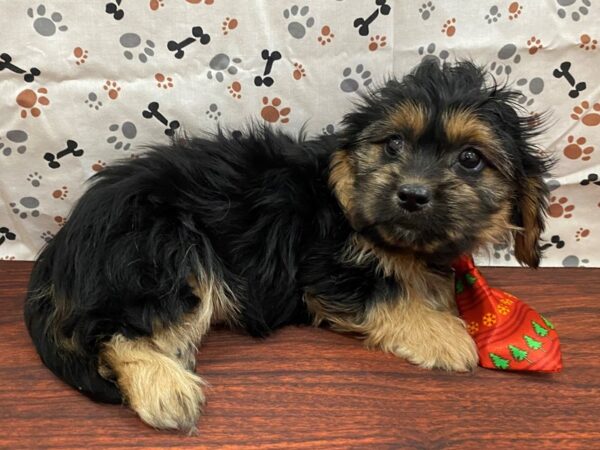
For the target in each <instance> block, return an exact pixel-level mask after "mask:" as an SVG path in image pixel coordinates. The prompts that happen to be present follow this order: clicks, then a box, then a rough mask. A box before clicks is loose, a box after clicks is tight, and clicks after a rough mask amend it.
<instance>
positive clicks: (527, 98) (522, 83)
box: [516, 77, 544, 106]
mask: <svg viewBox="0 0 600 450" xmlns="http://www.w3.org/2000/svg"><path fill="white" fill-rule="evenodd" d="M516 84H517V86H518V87H519V88H520V92H521V96H520V97H519V98H518V99H517V101H518V102H519V103H520V104H521V105H525V106H531V105H532V104H533V103H534V101H535V100H534V98H533V97H532V96H535V95H539V94H541V93H542V91H543V90H544V80H543V79H541V78H540V77H535V78H532V79H531V80H528V79H527V78H520V79H518V80H517V83H516Z"/></svg>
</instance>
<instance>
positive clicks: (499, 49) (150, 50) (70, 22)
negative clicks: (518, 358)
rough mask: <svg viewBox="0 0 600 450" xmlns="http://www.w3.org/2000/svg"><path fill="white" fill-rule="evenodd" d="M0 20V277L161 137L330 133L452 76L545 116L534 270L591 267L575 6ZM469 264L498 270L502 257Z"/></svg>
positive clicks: (205, 4)
mask: <svg viewBox="0 0 600 450" xmlns="http://www.w3.org/2000/svg"><path fill="white" fill-rule="evenodd" d="M0 20H1V21H2V27H1V28H0V53H1V56H0V119H1V120H0V169H1V170H0V258H2V259H33V258H34V257H35V255H36V253H37V252H38V251H39V249H40V247H41V246H42V245H43V244H44V242H45V241H48V240H49V239H51V238H52V236H53V235H54V234H55V233H56V232H57V231H58V230H59V229H60V227H61V226H62V225H63V224H64V223H65V220H67V219H66V218H67V217H68V213H69V210H70V208H71V207H72V206H73V203H74V202H75V201H76V200H77V198H78V197H79V196H80V195H81V193H82V191H83V189H84V187H85V184H84V181H85V180H86V179H87V178H88V177H89V176H90V175H92V174H93V173H94V172H97V171H99V170H102V168H103V167H104V166H105V165H106V164H109V163H110V162H111V161H113V160H115V159H119V158H135V157H136V156H137V155H139V153H140V152H141V151H143V145H144V144H148V143H153V142H167V141H168V139H169V138H168V136H167V134H168V133H172V132H173V130H178V132H179V131H181V130H185V131H186V132H188V133H198V132H200V131H201V130H203V129H204V130H214V128H215V125H216V124H217V123H221V124H223V125H226V126H228V127H230V128H233V129H236V128H238V127H240V125H241V124H242V123H243V122H244V121H247V120H249V119H251V118H254V119H258V120H265V121H268V122H271V123H272V124H274V125H276V126H280V127H282V128H284V129H287V130H290V131H292V132H296V131H297V130H298V129H299V128H300V127H301V126H302V125H304V124H306V126H307V130H308V131H309V133H320V132H326V133H331V132H334V130H335V129H336V127H337V126H338V125H337V123H338V121H339V119H340V118H341V117H342V115H343V113H344V112H345V111H347V110H348V108H350V107H351V105H352V102H353V101H354V100H356V98H357V92H359V91H361V90H363V89H365V88H366V87H368V86H369V85H371V84H375V83H378V82H381V81H382V80H383V79H384V78H385V77H386V76H389V75H391V74H396V75H398V76H400V75H402V74H403V73H405V72H407V71H408V70H410V69H411V68H412V67H413V66H414V65H415V64H417V63H418V62H419V61H420V60H421V59H423V58H437V59H440V60H449V61H451V60H453V59H454V58H469V59H473V60H474V61H476V62H478V63H481V64H486V65H488V67H489V69H490V70H491V71H492V72H493V73H494V74H495V75H496V77H497V78H498V79H499V80H503V79H504V78H505V77H508V80H509V81H510V83H512V85H513V86H514V87H516V88H518V89H520V90H521V91H522V93H523V97H522V98H521V101H522V103H523V105H524V106H525V107H526V109H527V110H528V111H530V112H531V113H534V112H541V111H545V110H549V111H550V112H551V114H552V126H551V127H550V130H549V131H548V133H547V134H546V135H544V136H543V137H542V138H541V140H540V142H541V144H542V145H543V146H544V147H545V148H546V149H547V151H548V152H551V153H553V154H555V155H556V156H557V157H559V159H560V162H559V164H558V166H557V167H556V169H555V171H554V173H553V176H552V178H551V179H549V180H548V183H549V184H550V187H551V189H552V200H551V204H550V207H549V210H548V214H549V223H548V225H549V226H548V232H547V233H546V236H545V237H546V239H547V243H546V246H547V247H548V250H547V252H546V259H545V260H544V262H543V264H544V265H545V266H588V267H589V266H600V181H599V180H598V174H599V173H600V163H599V162H600V149H598V146H600V83H599V81H600V73H599V69H600V64H599V63H600V49H599V48H598V47H599V44H598V40H600V25H599V24H600V5H596V4H594V5H592V4H591V1H590V0H543V1H542V0H522V1H519V2H511V1H503V0H487V1H477V2H474V1H473V2H466V1H447V0H446V1H441V0H431V1H429V0H421V1H409V0H403V1H395V0H387V1H386V0H321V1H317V0H270V1H267V0H263V1H259V0H253V1H252V0H247V1H241V0H150V1H148V0H136V1H133V0H112V1H108V2H107V0H90V1H85V2H83V1H77V2H76V1H69V0H41V1H39V2H34V1H25V0H19V1H14V0H0ZM178 126H179V127H178ZM479 262H480V263H483V264H486V263H489V264H493V265H512V264H515V261H514V255H513V252H512V250H511V249H510V248H507V247H506V246H496V247H494V248H492V249H491V251H490V252H489V257H488V256H483V257H481V258H480V259H479Z"/></svg>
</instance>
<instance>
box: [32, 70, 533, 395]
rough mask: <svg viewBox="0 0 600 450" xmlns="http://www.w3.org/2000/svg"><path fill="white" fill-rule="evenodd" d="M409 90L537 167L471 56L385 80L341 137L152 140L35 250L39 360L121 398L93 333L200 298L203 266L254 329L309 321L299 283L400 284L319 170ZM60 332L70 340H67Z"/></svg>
mask: <svg viewBox="0 0 600 450" xmlns="http://www.w3.org/2000/svg"><path fill="white" fill-rule="evenodd" d="M405 99H415V100H417V101H421V102H423V103H425V104H426V105H429V106H430V107H431V108H432V111H435V110H436V108H441V107H442V106H443V105H453V104H457V105H458V104H467V105H474V106H476V107H477V108H479V110H480V111H481V114H482V115H483V117H485V118H486V120H489V121H490V122H491V123H492V125H493V126H494V127H495V128H496V129H498V130H499V131H498V132H499V133H506V142H507V148H506V151H507V153H508V154H509V155H510V159H511V161H512V162H513V166H512V167H513V171H512V173H511V174H510V176H511V177H514V178H515V179H519V177H522V176H524V175H525V174H528V175H531V174H533V175H535V176H537V175H539V174H541V173H543V172H545V166H544V161H543V160H542V159H541V158H539V157H536V156H535V155H533V152H532V151H531V148H530V147H529V138H530V137H531V136H530V132H529V130H528V129H527V128H526V126H525V122H524V121H523V119H520V118H518V116H517V115H516V113H515V112H514V109H513V107H512V106H511V102H512V100H513V99H514V94H513V93H510V92H509V91H503V90H495V89H489V88H486V87H485V86H484V79H483V74H482V72H481V71H480V70H479V69H477V68H475V67H474V66H473V65H471V64H469V63H463V64H461V65H458V66H455V67H445V68H444V69H443V70H440V68H439V67H437V66H434V65H431V64H426V65H423V66H421V67H420V68H418V69H417V71H416V72H414V73H413V74H412V75H411V76H409V77H407V78H405V79H404V80H403V81H402V82H400V81H396V80H391V81H389V82H388V83H387V84H386V86H385V87H383V89H381V90H379V91H377V92H376V93H375V94H373V95H371V96H367V97H366V98H365V99H364V103H363V104H362V105H361V106H359V107H358V109H357V110H356V111H355V112H353V113H351V114H349V115H348V116H347V117H346V119H345V121H344V124H345V129H344V131H343V132H342V134H340V135H339V136H323V137H319V138H317V139H314V140H300V141H298V140H296V139H293V138H291V137H290V136H288V135H286V134H284V133H282V132H277V131H273V130H271V129H269V128H261V127H255V128H254V129H252V130H250V131H248V132H245V133H242V135H241V136H240V135H236V136H235V137H232V136H230V135H228V134H226V133H221V132H220V133H218V134H217V135H216V136H215V137H214V138H213V139H190V140H182V141H175V142H174V143H173V145H170V146H157V147H155V148H153V149H152V150H151V151H149V152H148V153H146V154H144V155H143V156H142V157H140V158H139V159H134V160H129V161H126V162H120V163H116V164H114V165H111V166H109V167H107V168H106V169H104V170H103V171H102V172H100V173H99V174H97V175H95V176H94V177H93V178H92V180H91V186H90V187H89V189H88V190H87V191H86V192H85V194H84V195H83V196H82V197H81V199H80V200H79V201H78V203H77V205H76V207H75V208H74V209H73V211H72V213H71V215H70V217H69V219H68V221H67V223H66V225H65V226H64V227H63V228H62V229H61V230H60V231H59V232H58V233H57V235H56V237H55V238H54V239H53V240H52V241H51V242H50V243H49V244H48V245H47V246H46V247H45V248H44V250H43V251H42V253H41V255H40V256H39V259H38V260H37V262H36V264H35V267H34V270H33V274H32V277H31V282H30V288H29V293H28V298H27V301H26V306H25V319H26V323H27V327H28V329H29V331H30V334H31V336H32V339H33V342H34V343H35V345H36V347H37V350H38V352H39V353H40V355H41V358H42V360H43V361H44V363H45V364H46V365H47V366H48V367H49V368H50V369H51V370H52V371H53V372H54V373H55V374H56V375H58V376H59V377H60V378H62V379H63V380H65V381H66V382H67V383H69V384H70V385H71V386H74V387H75V388H77V389H79V390H80V391H82V392H83V393H85V394H87V395H88V396H90V397H92V398H94V399H96V400H101V401H107V402H120V401H121V396H120V393H119V391H118V389H117V387H116V385H114V384H113V383H112V382H110V381H107V380H105V379H103V378H102V377H100V376H99V375H98V373H97V357H98V352H99V347H100V345H101V344H102V343H103V342H104V341H106V340H107V339H108V338H110V337H111V336H112V335H114V334H115V333H122V334H124V335H125V336H128V337H135V336H145V335H149V334H151V333H152V330H153V323H154V322H155V321H156V320H158V321H160V322H162V323H164V324H169V323H174V322H177V321H178V320H179V319H180V318H181V317H182V315H183V314H185V313H186V312H189V311H191V310H192V309H193V308H194V307H195V305H196V304H197V302H198V299H197V298H196V297H194V295H192V292H191V290H190V288H189V286H188V284H187V282H186V278H187V276H188V275H189V274H191V273H198V268H200V267H202V268H204V269H207V270H210V271H211V272H213V273H215V274H216V275H217V277H218V278H220V279H223V280H224V281H225V282H226V283H227V284H228V285H229V286H230V287H231V289H232V291H233V292H234V293H235V296H236V298H237V299H238V301H239V302H240V304H241V306H242V326H243V327H244V328H245V329H246V330H247V331H248V332H249V333H251V334H252V335H256V336H264V335H266V334H268V333H269V332H270V331H271V330H273V329H275V328H277V327H280V326H283V325H286V324H290V323H304V322H306V321H307V320H308V319H309V317H308V313H307V311H306V307H305V305H304V303H303V300H302V296H303V294H304V293H314V294H318V295H319V296H320V297H322V298H324V299H327V301H328V302H329V303H330V304H331V307H332V309H333V310H340V311H347V312H349V311H351V312H353V313H355V314H360V313H362V312H364V311H365V309H366V308H367V307H368V305H369V304H370V303H373V302H377V301H380V300H381V299H383V298H386V297H389V296H390V294H391V293H393V292H398V291H400V290H401V289H402V286H398V284H397V282H396V281H395V280H392V279H388V278H385V277H383V276H381V275H380V274H378V272H377V271H376V269H375V266H374V264H371V263H365V264H364V265H362V266H355V265H351V264H350V263H348V262H344V261H343V259H342V258H341V251H342V247H343V246H344V244H345V243H346V241H347V240H348V237H349V236H350V234H351V233H352V232H353V231H354V230H353V229H352V227H351V226H350V224H349V222H348V220H347V219H346V217H345V215H344V212H343V211H342V210H341V207H340V205H339V203H338V200H337V198H336V197H335V196H334V195H333V193H332V191H331V189H330V186H329V185H328V179H329V175H330V167H329V164H330V158H331V155H332V153H333V152H334V151H335V150H337V149H338V148H340V147H344V148H347V149H349V150H352V149H353V148H354V147H356V146H358V145H359V144H360V140H361V139H364V134H363V131H364V129H365V127H367V126H368V125H369V124H372V123H374V122H377V121H380V120H382V119H384V118H385V115H386V114H387V112H388V111H389V110H390V108H392V107H393V106H395V105H397V104H398V103H399V102H401V101H403V100H405ZM433 127H434V128H435V125H433ZM434 131H435V130H434ZM502 137H503V138H504V136H502ZM532 155H533V156H532ZM367 237H368V238H369V236H367ZM463 250H465V248H463V247H461V248H460V251H463ZM456 253H457V254H455V255H452V256H458V251H457V252H456ZM69 339H70V340H71V341H72V342H74V345H73V347H69V346H66V345H64V343H63V342H62V341H63V340H69Z"/></svg>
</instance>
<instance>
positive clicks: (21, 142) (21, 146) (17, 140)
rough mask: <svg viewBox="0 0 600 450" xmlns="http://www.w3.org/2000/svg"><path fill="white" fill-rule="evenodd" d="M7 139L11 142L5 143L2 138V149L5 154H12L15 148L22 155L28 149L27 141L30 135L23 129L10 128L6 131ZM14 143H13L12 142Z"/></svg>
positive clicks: (0, 145) (0, 144) (0, 142)
mask: <svg viewBox="0 0 600 450" xmlns="http://www.w3.org/2000/svg"><path fill="white" fill-rule="evenodd" d="M6 139H7V140H8V141H9V143H7V144H5V143H4V142H2V140H1V139H0V150H1V151H2V154H3V155H4V156H10V155H11V154H12V152H13V148H14V149H15V150H16V151H17V153H19V154H20V155H22V154H23V153H25V152H26V151H27V146H26V145H25V142H27V139H29V135H28V134H27V133H26V132H24V131H23V130H10V131H7V132H6ZM11 143H12V144H14V145H12V144H11Z"/></svg>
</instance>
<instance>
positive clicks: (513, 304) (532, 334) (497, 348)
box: [453, 256, 562, 372]
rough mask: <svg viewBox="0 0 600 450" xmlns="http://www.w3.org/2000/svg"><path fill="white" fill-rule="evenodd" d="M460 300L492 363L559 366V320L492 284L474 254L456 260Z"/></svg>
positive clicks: (538, 368) (539, 368) (543, 368)
mask: <svg viewBox="0 0 600 450" xmlns="http://www.w3.org/2000/svg"><path fill="white" fill-rule="evenodd" d="M453 267H454V271H455V277H456V278H455V283H456V304H457V306H458V311H459V313H460V316H461V317H462V318H463V320H464V321H465V322H466V324H467V329H468V331H469V334H470V335H471V336H472V337H473V339H474V340H475V343H476V344H477V349H478V352H479V365H480V366H481V367H486V368H488V369H504V370H527V371H534V372H558V371H560V370H561V369H562V360H561V353H560V344H559V342H558V335H557V334H556V331H555V330H554V325H552V323H551V322H550V321H549V320H547V319H546V318H544V317H543V316H541V315H540V314H538V313H537V312H535V311H534V310H533V309H531V308H530V307H529V306H527V305H526V304H525V303H523V302H522V301H521V300H519V299H517V298H516V297H514V296H512V295H510V294H508V293H506V292H504V291H501V290H499V289H494V288H492V287H490V286H489V285H488V284H487V282H486V281H485V278H483V276H482V275H481V273H480V272H479V270H477V267H475V263H474V262H473V258H471V256H463V257H462V258H460V259H459V260H458V261H457V262H456V263H455V264H454V265H453Z"/></svg>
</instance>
